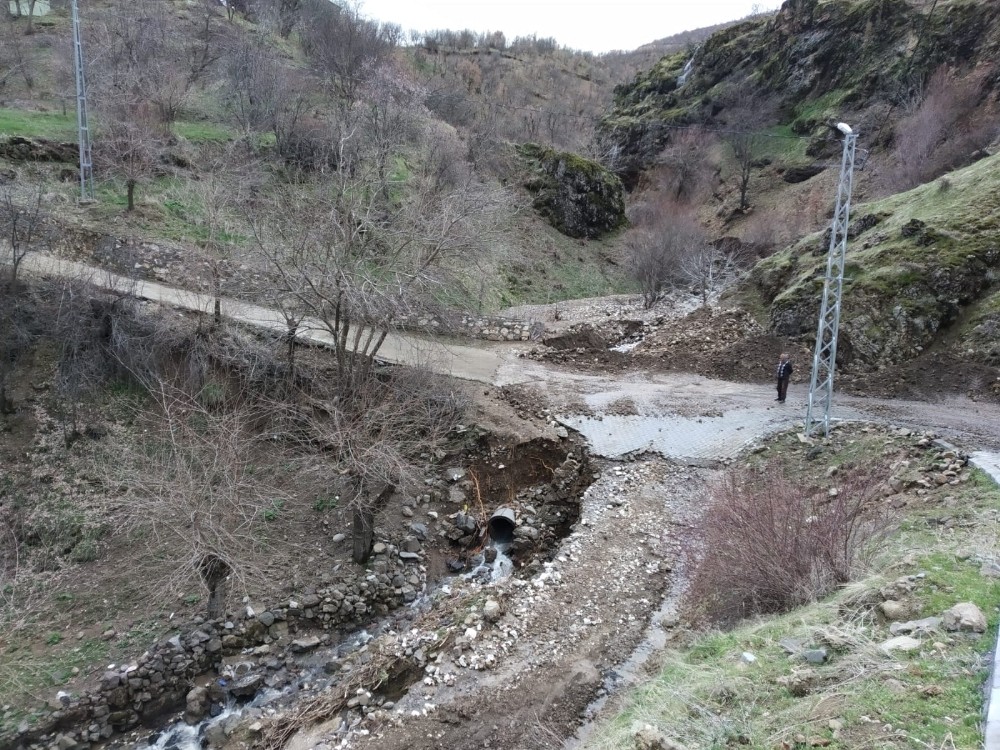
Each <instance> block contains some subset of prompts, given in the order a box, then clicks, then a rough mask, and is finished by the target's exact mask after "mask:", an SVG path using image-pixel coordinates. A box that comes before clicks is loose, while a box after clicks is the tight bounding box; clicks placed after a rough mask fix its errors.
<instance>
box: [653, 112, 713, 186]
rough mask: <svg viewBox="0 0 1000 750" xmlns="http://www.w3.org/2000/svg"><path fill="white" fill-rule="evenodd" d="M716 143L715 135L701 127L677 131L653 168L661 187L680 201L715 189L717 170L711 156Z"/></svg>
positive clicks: (654, 177) (658, 184) (655, 178)
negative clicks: (713, 180)
mask: <svg viewBox="0 0 1000 750" xmlns="http://www.w3.org/2000/svg"><path fill="white" fill-rule="evenodd" d="M713 145H714V139H713V137H712V136H711V135H710V134H708V133H704V132H701V131H699V130H697V129H694V130H684V131H681V132H680V133H678V134H675V135H674V136H673V137H672V138H671V140H670V143H669V144H668V145H667V146H666V148H664V149H663V152H662V153H661V154H660V156H659V158H658V160H657V162H658V166H657V167H656V169H655V170H654V172H653V179H654V180H655V181H656V183H657V189H658V190H660V191H662V192H664V193H665V194H666V195H667V196H669V197H671V198H672V199H673V200H674V201H677V202H679V203H686V204H692V203H695V202H698V201H699V200H702V199H704V198H705V196H706V194H707V193H708V192H710V191H711V187H712V179H713V176H714V174H715V170H716V166H715V164H713V161H712V156H711V148H712V146H713Z"/></svg>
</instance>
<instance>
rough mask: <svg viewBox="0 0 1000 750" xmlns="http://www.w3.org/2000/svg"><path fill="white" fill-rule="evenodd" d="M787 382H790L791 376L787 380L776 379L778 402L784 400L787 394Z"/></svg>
mask: <svg viewBox="0 0 1000 750" xmlns="http://www.w3.org/2000/svg"><path fill="white" fill-rule="evenodd" d="M789 380H791V376H789V377H787V378H778V401H784V400H785V396H786V394H787V393H788V381H789Z"/></svg>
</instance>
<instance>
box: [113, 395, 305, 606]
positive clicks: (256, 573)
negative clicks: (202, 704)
mask: <svg viewBox="0 0 1000 750" xmlns="http://www.w3.org/2000/svg"><path fill="white" fill-rule="evenodd" d="M154 396H155V403H156V404H157V409H156V411H155V412H153V413H151V414H149V415H148V417H149V418H148V424H150V430H149V433H148V435H147V439H146V440H145V443H144V448H143V452H142V453H141V454H140V455H138V456H135V457H134V459H133V460H122V457H121V456H120V455H116V456H114V457H110V456H109V460H108V463H107V471H108V474H109V476H108V479H109V482H110V483H111V484H112V486H118V487H123V488H126V491H125V494H124V496H123V497H122V498H121V504H122V511H123V518H122V530H123V532H124V533H126V534H127V535H129V536H130V537H131V538H133V539H134V540H136V541H139V542H141V544H142V547H143V549H144V553H143V554H142V555H141V559H140V560H137V564H138V565H140V566H141V567H142V569H143V570H144V571H145V578H146V580H147V582H148V583H149V584H150V587H151V588H150V590H151V591H156V592H157V593H156V595H157V597H162V596H163V595H164V594H167V595H170V594H174V595H176V594H179V593H181V592H189V591H190V587H191V586H192V584H196V583H198V582H200V583H202V584H203V585H204V587H205V589H206V590H207V594H208V597H207V615H208V617H209V618H218V617H221V616H222V615H223V614H224V612H225V602H226V597H227V594H228V590H229V588H230V587H231V586H235V587H237V588H239V589H241V590H242V591H244V592H245V591H246V590H247V589H248V584H249V581H250V580H252V579H256V580H259V579H261V578H262V577H263V576H264V575H265V574H266V565H265V563H266V560H267V550H268V548H269V539H268V535H267V532H266V528H265V527H266V523H267V520H268V516H269V514H273V513H276V512H278V511H279V510H280V508H281V507H282V505H283V504H284V503H285V502H286V501H287V500H288V499H289V498H287V497H286V496H285V495H284V493H282V492H281V491H280V490H278V489H277V487H276V486H274V485H273V484H271V483H269V482H268V480H267V477H266V474H265V473H264V472H259V471H256V470H255V465H254V461H255V456H256V452H257V451H258V450H259V448H260V443H261V440H262V437H261V434H260V432H259V430H258V429H257V428H256V425H257V423H258V421H259V420H260V419H261V418H262V415H261V414H260V413H259V411H258V410H257V409H256V408H254V407H250V406H247V405H243V406H241V407H239V408H235V409H227V410H223V411H221V412H216V411H213V410H210V409H209V408H207V407H206V406H204V405H203V404H202V403H200V402H199V400H198V399H196V398H192V397H191V396H190V395H189V394H187V393H184V392H182V391H179V390H177V389H175V388H172V387H171V386H169V385H167V384H166V383H161V384H160V389H159V391H158V392H157V393H154ZM267 450H268V451H269V452H271V453H273V447H270V446H269V447H268V448H267Z"/></svg>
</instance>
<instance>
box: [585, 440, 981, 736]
mask: <svg viewBox="0 0 1000 750" xmlns="http://www.w3.org/2000/svg"><path fill="white" fill-rule="evenodd" d="M755 456H756V457H753V456H752V457H751V458H750V464H751V465H760V466H766V467H770V470H776V469H777V468H778V467H781V470H782V471H783V472H786V473H787V474H786V476H787V477H789V478H790V479H792V481H794V482H795V484H796V485H797V486H799V487H800V488H801V489H802V494H803V495H804V496H805V495H808V493H809V492H810V491H811V490H812V489H814V488H815V486H816V485H817V484H826V485H827V486H828V487H829V488H831V489H832V488H835V487H837V486H842V485H843V484H844V483H845V482H850V481H852V478H853V477H856V476H858V472H859V470H861V469H862V466H863V462H864V461H865V457H868V458H870V457H872V456H878V457H879V458H880V460H884V461H886V462H887V464H886V465H887V466H889V467H890V468H889V470H888V471H887V472H885V473H884V474H883V477H884V478H885V484H884V485H883V488H882V491H881V492H880V493H879V494H878V497H877V500H876V503H877V504H878V505H879V506H880V507H883V508H887V509H889V510H891V512H892V514H893V515H894V516H895V518H896V523H895V527H894V528H895V531H893V533H892V534H891V535H889V536H888V537H887V538H886V541H885V543H884V544H883V545H882V546H881V547H880V550H879V552H878V554H877V555H876V556H875V557H874V558H873V559H872V560H871V561H870V565H869V566H868V567H867V568H866V569H865V570H864V571H861V574H860V576H859V577H858V578H857V580H855V581H854V582H851V583H848V584H846V585H842V586H840V587H839V588H838V589H837V590H836V591H835V592H834V593H833V594H832V595H830V596H827V597H825V598H822V599H821V600H819V601H816V602H814V603H810V604H806V605H805V606H802V607H799V608H797V609H794V610H792V611H790V612H788V613H787V614H781V615H778V616H772V617H765V618H753V619H749V620H744V621H742V622H739V623H736V624H735V625H734V626H733V627H732V628H731V629H727V630H724V631H720V630H713V629H709V630H703V631H699V632H694V633H692V634H690V635H688V636H687V637H683V636H682V637H681V638H679V639H677V638H675V643H676V644H677V645H675V646H674V647H672V648H668V649H667V650H666V651H665V652H663V654H662V655H661V656H660V664H659V667H658V672H657V674H656V676H655V677H653V678H652V679H651V680H649V681H648V682H646V683H644V684H643V685H641V686H639V687H638V688H636V689H635V690H634V691H632V692H631V693H630V694H629V695H628V696H627V698H626V699H625V700H624V702H623V706H622V707H621V710H620V712H619V713H617V715H615V716H614V718H612V719H611V720H610V721H609V722H607V723H606V724H604V725H602V726H601V728H600V729H599V731H598V732H597V734H596V735H595V736H594V738H593V739H592V740H591V741H590V742H588V744H587V747H592V748H602V749H610V748H631V747H634V746H635V743H636V742H637V741H638V734H643V733H644V736H646V737H647V738H648V737H659V738H661V740H667V739H673V740H675V741H677V742H680V743H681V744H682V745H683V746H684V747H699V748H722V747H726V746H730V745H737V744H739V745H747V746H752V747H766V748H786V749H791V748H806V747H830V748H844V749H845V750H846V749H847V748H858V747H879V748H899V749H900V750H902V749H903V748H913V747H934V748H966V747H977V746H978V745H979V744H980V743H981V741H982V733H981V722H982V713H981V711H982V706H983V692H982V686H983V684H984V682H985V681H986V679H987V675H988V667H989V660H990V653H991V649H992V646H993V642H994V640H995V637H996V630H997V604H998V603H1000V580H998V579H997V578H996V577H995V576H994V575H993V574H992V573H991V570H992V567H991V566H992V565H993V561H994V560H995V559H996V557H997V554H998V552H1000V546H998V543H997V540H996V538H995V535H994V534H992V533H991V532H988V531H985V530H982V529H984V526H985V527H988V528H992V527H993V525H994V524H995V523H996V519H997V518H998V517H1000V489H998V488H997V487H996V486H995V485H994V484H993V483H992V482H991V481H990V480H989V479H988V478H987V477H985V475H983V474H981V473H979V472H978V471H976V470H970V469H969V468H967V467H965V466H964V459H963V458H962V457H961V456H960V455H958V454H955V453H954V452H950V451H947V450H944V449H939V448H934V447H933V444H932V443H931V441H930V440H929V439H928V438H926V437H924V436H920V435H909V434H908V431H897V432H895V433H891V432H887V431H886V430H885V429H883V428H875V427H863V428H856V427H847V428H840V429H837V430H835V431H834V433H833V434H832V436H831V438H830V439H828V440H825V441H821V442H820V443H818V444H816V445H813V446H810V445H805V444H802V443H800V442H799V441H798V440H797V439H796V438H795V437H794V436H792V435H786V436H779V437H778V438H777V439H776V440H775V441H774V442H773V443H770V444H769V445H768V446H766V447H765V448H764V450H763V452H758V453H757V454H755ZM767 456H772V457H771V458H769V459H768V458H766V457H767ZM958 465H962V468H961V469H960V470H959V471H955V472H952V469H943V468H942V467H944V466H948V467H956V466H958ZM944 471H948V472H952V473H949V474H948V475H947V476H944V474H943V472H944ZM864 475H865V474H863V473H862V476H864ZM937 478H940V479H942V480H943V481H942V482H941V483H939V482H938V481H937ZM953 514H956V515H953ZM945 519H951V520H945ZM785 552H786V549H785V548H782V549H776V550H774V554H775V557H776V558H777V557H779V556H784V555H785ZM702 593H704V590H703V589H697V590H695V592H694V593H693V594H692V598H693V599H695V600H696V599H697V597H698V596H700V595H701V594H702ZM693 603H694V604H695V605H697V601H694V602H693ZM956 605H961V607H965V608H968V609H970V610H976V611H977V612H978V617H980V618H981V619H979V620H978V621H977V622H976V623H974V624H973V623H972V622H971V621H969V622H966V623H965V624H959V623H958V622H957V621H956V620H955V619H954V618H952V617H951V616H950V614H949V613H951V612H953V611H954V610H953V608H955V607H956ZM983 613H985V614H983ZM666 746H669V745H666Z"/></svg>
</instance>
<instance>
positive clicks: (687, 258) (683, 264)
mask: <svg viewBox="0 0 1000 750" xmlns="http://www.w3.org/2000/svg"><path fill="white" fill-rule="evenodd" d="M664 209H665V210H664ZM633 217H634V218H633V221H634V227H633V228H632V229H631V230H629V232H628V234H627V235H626V239H625V247H626V248H627V253H628V255H627V260H626V268H627V269H628V273H629V275H630V276H631V277H632V279H633V280H635V281H636V282H637V283H638V284H639V288H640V290H641V292H642V297H643V304H644V305H645V307H646V309H647V310H648V309H651V308H652V307H653V306H654V305H656V303H657V301H659V299H660V297H661V296H662V295H663V293H664V292H665V291H667V290H668V289H670V288H671V287H672V286H674V285H675V284H678V283H681V282H682V281H683V280H684V279H685V277H686V276H687V274H688V271H690V270H692V267H691V263H692V262H693V259H694V258H695V257H698V258H700V257H701V256H702V255H703V253H704V252H707V250H706V248H707V247H709V246H708V244H707V243H708V240H707V237H706V235H705V231H704V230H703V229H702V228H701V225H700V224H699V223H698V221H697V220H696V219H695V218H694V217H693V216H692V215H690V214H689V213H687V212H686V211H684V210H682V209H679V208H677V207H676V206H675V205H673V204H671V203H670V202H663V201H660V202H658V203H656V204H655V205H653V204H649V203H647V204H644V205H641V206H638V207H637V208H636V209H635V210H634V212H633Z"/></svg>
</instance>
